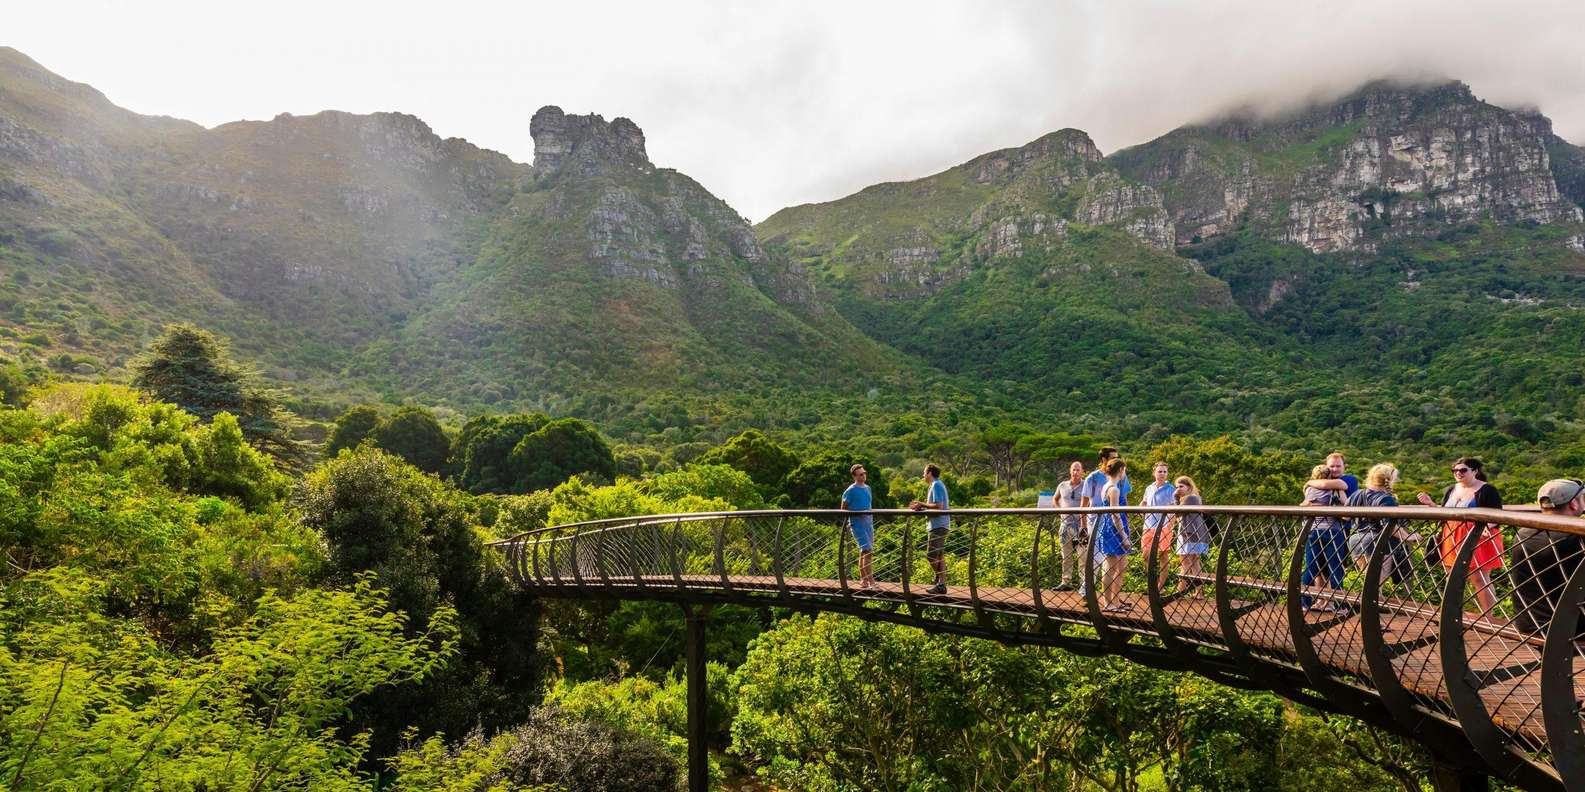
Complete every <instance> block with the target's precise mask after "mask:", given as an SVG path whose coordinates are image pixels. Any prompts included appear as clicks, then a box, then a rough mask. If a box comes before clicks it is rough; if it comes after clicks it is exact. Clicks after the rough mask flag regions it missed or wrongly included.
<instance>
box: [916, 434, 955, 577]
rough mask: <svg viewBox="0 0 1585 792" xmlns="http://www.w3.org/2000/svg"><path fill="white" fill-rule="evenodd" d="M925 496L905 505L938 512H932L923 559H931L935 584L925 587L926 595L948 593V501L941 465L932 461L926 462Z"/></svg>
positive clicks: (949, 522) (949, 520) (949, 521)
mask: <svg viewBox="0 0 1585 792" xmlns="http://www.w3.org/2000/svg"><path fill="white" fill-rule="evenodd" d="M921 478H923V479H924V480H925V487H926V489H925V499H924V500H922V501H914V502H913V503H910V504H908V508H910V509H913V510H914V511H934V512H942V513H941V514H935V515H931V517H930V520H929V524H930V531H929V534H928V538H927V539H926V543H925V558H926V560H928V561H929V562H930V568H931V569H934V570H935V572H936V583H935V585H933V586H931V587H930V588H927V589H925V593H926V594H945V593H947V560H946V547H947V529H949V528H951V527H952V518H951V517H949V516H947V515H946V514H945V512H946V511H947V509H948V508H950V504H949V503H948V501H947V485H946V484H945V483H944V482H942V481H941V468H939V467H936V466H935V465H934V464H930V465H925V472H924V475H922V476H921Z"/></svg>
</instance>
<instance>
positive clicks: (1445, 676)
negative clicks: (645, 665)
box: [495, 506, 1585, 789]
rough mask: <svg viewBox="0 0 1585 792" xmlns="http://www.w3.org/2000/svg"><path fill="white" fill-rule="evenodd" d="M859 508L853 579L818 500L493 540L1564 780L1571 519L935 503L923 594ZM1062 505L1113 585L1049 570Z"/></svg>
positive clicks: (585, 573)
mask: <svg viewBox="0 0 1585 792" xmlns="http://www.w3.org/2000/svg"><path fill="white" fill-rule="evenodd" d="M868 514H869V515H870V516H871V517H872V518H873V519H874V522H875V542H874V552H873V557H872V559H871V568H872V570H873V575H874V578H875V580H876V583H875V585H874V586H865V585H863V580H862V575H861V572H860V569H859V551H858V548H857V546H856V545H855V543H854V540H853V538H852V535H851V533H850V532H849V530H848V528H847V525H846V520H847V518H848V517H849V516H851V513H848V512H842V511H836V510H805V511H738V512H721V513H709V514H667V515H650V516H642V517H630V518H617V519H609V520H597V521H592V522H586V523H577V524H572V525H559V526H552V527H548V528H544V529H540V530H537V531H531V532H528V533H524V534H520V535H517V536H514V537H512V538H510V539H507V540H504V541H501V542H498V543H496V544H495V547H496V548H497V549H498V550H500V551H501V552H502V553H504V556H505V559H506V561H507V563H508V566H509V567H510V571H511V574H512V575H513V577H514V578H515V579H516V581H517V583H518V584H519V585H521V586H522V587H524V588H525V589H527V590H529V591H532V592H534V593H537V594H539V595H544V596H564V597H617V598H647V599H667V600H677V601H682V602H736V603H743V604H749V605H778V606H785V607H793V608H801V609H809V610H830V611H837V612H843V613H850V614H852V615H856V616H860V617H863V618H871V619H877V620H885V621H893V622H900V623H906V624H914V625H917V626H921V627H924V628H926V629H933V630H938V631H945V632H952V633H958V634H965V635H976V636H981V637H987V638H992V639H996V640H1001V641H1004V642H1007V643H1034V644H1048V645H1058V646H1065V647H1067V648H1069V649H1072V650H1074V651H1080V652H1089V653H1101V652H1108V653H1115V654H1120V655H1123V656H1126V657H1129V658H1131V659H1134V660H1136V661H1139V662H1144V663H1148V664H1151V665H1154V666H1157V667H1162V668H1174V669H1182V670H1193V671H1197V672H1199V673H1202V674H1205V675H1206V676H1208V677H1211V678H1213V679H1217V680H1218V681H1222V682H1225V683H1228V684H1233V685H1238V686H1243V687H1252V688H1260V689H1266V690H1272V691H1275V692H1277V693H1279V694H1281V695H1284V696H1287V697H1289V698H1291V699H1294V700H1296V701H1300V702H1303V703H1306V704H1310V705H1312V706H1317V707H1320V708H1323V709H1327V710H1330V711H1334V712H1340V713H1344V714H1348V715H1352V716H1355V717H1359V718H1362V719H1365V720H1367V721H1370V722H1373V723H1376V724H1378V725H1381V726H1383V727H1386V728H1390V729H1393V730H1395V731H1398V732H1399V733H1402V734H1405V735H1408V736H1411V737H1413V738H1415V739H1417V740H1420V741H1421V742H1423V743H1425V744H1426V745H1427V746H1428V747H1430V748H1431V749H1432V750H1433V752H1434V753H1436V754H1438V755H1439V756H1446V757H1452V758H1454V759H1455V760H1456V759H1459V758H1464V759H1466V760H1467V759H1469V758H1471V757H1478V759H1479V763H1480V765H1481V767H1480V769H1481V770H1482V771H1484V772H1488V773H1490V774H1492V775H1495V776H1497V777H1500V778H1504V779H1507V780H1510V781H1512V782H1514V783H1517V784H1520V785H1522V786H1525V787H1527V788H1535V789H1559V788H1565V787H1566V788H1573V789H1585V719H1582V714H1581V701H1582V700H1585V641H1582V640H1581V639H1582V638H1585V624H1581V619H1580V613H1581V606H1582V604H1585V563H1582V560H1585V559H1582V553H1581V549H1580V546H1581V543H1582V537H1585V521H1582V520H1578V519H1565V518H1558V517H1551V516H1547V515H1541V514H1536V513H1523V512H1512V511H1495V510H1483V509H1433V508H1421V507H1399V508H1350V507H1332V508H1319V507H1296V506H1202V507H1196V506H1187V507H1180V506H1172V507H1160V508H1143V507H1125V508H1121V509H955V510H953V511H951V512H950V515H951V518H952V526H951V529H950V530H949V531H948V532H947V534H946V537H945V541H944V542H943V543H942V545H941V547H940V559H941V561H940V564H941V570H942V577H943V579H944V582H945V584H946V592H945V593H944V594H937V593H932V592H931V591H930V590H929V588H930V586H931V585H932V584H934V583H935V579H936V572H935V569H934V568H933V566H932V564H931V556H932V552H931V551H932V541H931V538H930V535H929V533H928V531H927V529H926V523H925V519H924V518H925V516H927V515H925V514H921V513H918V512H912V511H905V510H876V511H873V512H869V513H868ZM1075 514H1082V515H1084V516H1085V518H1086V520H1087V521H1090V522H1092V523H1094V522H1096V521H1098V520H1100V519H1101V516H1102V515H1107V516H1108V517H1107V519H1109V520H1112V521H1114V524H1122V523H1123V522H1124V521H1126V522H1127V525H1128V531H1127V533H1128V536H1129V539H1130V542H1131V544H1132V548H1131V549H1132V550H1133V552H1131V553H1129V554H1128V555H1126V556H1123V557H1122V560H1121V561H1120V562H1118V561H1113V562H1112V564H1111V566H1112V568H1113V570H1114V572H1115V570H1116V568H1117V567H1118V566H1119V565H1120V566H1121V568H1122V586H1121V591H1120V593H1119V594H1118V596H1117V597H1115V598H1111V597H1109V596H1108V594H1109V592H1108V591H1107V587H1106V584H1107V580H1108V576H1107V571H1106V569H1107V566H1108V565H1107V564H1106V563H1105V561H1104V559H1103V558H1101V557H1099V554H1098V548H1099V546H1100V544H1101V543H1100V542H1095V541H1092V542H1091V543H1090V544H1089V545H1087V546H1085V547H1082V548H1079V550H1078V555H1079V556H1080V557H1079V558H1078V559H1076V560H1073V561H1070V564H1071V565H1072V568H1073V569H1074V570H1075V581H1074V582H1075V583H1076V584H1080V585H1078V586H1077V587H1078V588H1080V589H1082V590H1081V591H1068V590H1058V584H1059V581H1060V579H1061V570H1062V557H1061V550H1060V547H1059V545H1060V542H1059V538H1060V535H1061V528H1060V526H1061V523H1062V517H1063V516H1065V515H1075ZM1147 521H1148V522H1149V524H1150V526H1151V527H1153V528H1154V529H1155V530H1154V531H1153V533H1154V536H1153V537H1151V538H1152V539H1153V541H1148V542H1147V541H1146V539H1147V537H1146V536H1145V531H1144V530H1143V529H1144V528H1146V526H1147ZM1190 521H1203V525H1204V528H1205V529H1206V530H1207V532H1208V534H1209V539H1210V541H1209V542H1208V543H1207V544H1208V547H1207V548H1205V549H1206V551H1207V552H1205V553H1204V554H1201V555H1198V556H1197V558H1192V559H1188V560H1185V558H1184V556H1183V554H1182V553H1180V551H1181V550H1183V549H1187V548H1184V547H1182V546H1181V545H1180V542H1179V540H1178V537H1177V536H1176V535H1174V536H1169V535H1168V534H1169V533H1171V534H1178V533H1180V532H1182V531H1183V530H1184V529H1185V527H1189V526H1191V522H1190ZM1092 527H1093V526H1092ZM1194 527H1197V526H1194ZM1191 533H1192V531H1191Z"/></svg>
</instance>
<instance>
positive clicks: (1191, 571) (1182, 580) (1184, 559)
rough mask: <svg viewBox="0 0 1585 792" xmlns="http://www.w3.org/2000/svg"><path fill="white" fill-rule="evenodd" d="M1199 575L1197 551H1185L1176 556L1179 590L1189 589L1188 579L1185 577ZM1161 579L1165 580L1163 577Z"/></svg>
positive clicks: (1198, 555)
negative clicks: (1185, 552)
mask: <svg viewBox="0 0 1585 792" xmlns="http://www.w3.org/2000/svg"><path fill="white" fill-rule="evenodd" d="M1199 576H1200V554H1199V553H1187V554H1184V555H1180V556H1178V590H1179V591H1188V590H1189V581H1188V580H1187V578H1189V577H1196V578H1198V577H1199ZM1163 580H1165V579H1163Z"/></svg>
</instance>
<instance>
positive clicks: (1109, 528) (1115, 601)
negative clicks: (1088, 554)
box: [1093, 459, 1134, 613]
mask: <svg viewBox="0 0 1585 792" xmlns="http://www.w3.org/2000/svg"><path fill="white" fill-rule="evenodd" d="M1104 470H1105V473H1106V480H1107V484H1106V487H1105V488H1104V489H1103V490H1102V491H1101V505H1102V506H1103V507H1106V506H1113V507H1116V506H1125V505H1127V501H1126V500H1124V498H1125V497H1126V496H1125V495H1124V494H1123V490H1122V482H1123V479H1124V478H1125V477H1126V476H1127V475H1128V466H1127V465H1126V464H1124V463H1123V460H1121V459H1113V460H1111V461H1109V462H1107V463H1106V467H1105V469H1104ZM1093 536H1094V541H1095V554H1096V556H1097V558H1099V560H1100V561H1101V565H1102V573H1101V574H1102V576H1101V594H1102V595H1103V596H1102V597H1101V610H1102V611H1104V612H1106V613H1121V612H1124V611H1127V610H1128V609H1129V606H1128V605H1127V604H1125V603H1124V602H1123V599H1122V594H1123V573H1124V572H1125V571H1126V570H1127V569H1128V556H1129V554H1131V553H1133V552H1134V548H1133V545H1132V544H1131V543H1130V542H1129V540H1128V524H1127V523H1125V522H1123V519H1122V515H1120V514H1116V513H1113V512H1104V513H1102V514H1100V515H1099V516H1098V517H1097V518H1096V520H1095V531H1094V534H1093Z"/></svg>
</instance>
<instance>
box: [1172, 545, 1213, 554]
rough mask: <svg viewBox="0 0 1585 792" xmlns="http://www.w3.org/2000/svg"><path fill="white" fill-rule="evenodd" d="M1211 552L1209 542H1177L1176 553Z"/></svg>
mask: <svg viewBox="0 0 1585 792" xmlns="http://www.w3.org/2000/svg"><path fill="white" fill-rule="evenodd" d="M1209 552H1211V544H1210V543H1209V542H1178V555H1180V556H1185V555H1205V554H1206V553H1209Z"/></svg>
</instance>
